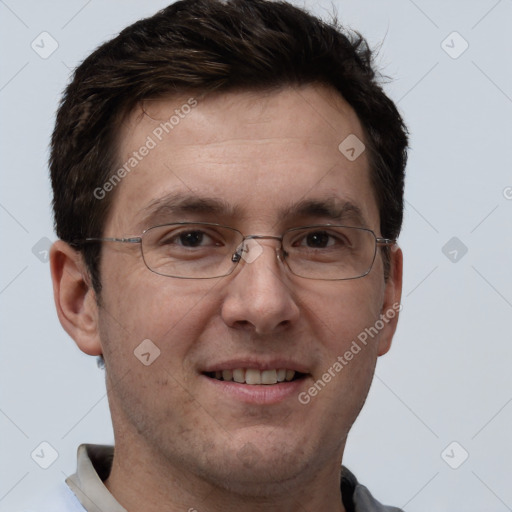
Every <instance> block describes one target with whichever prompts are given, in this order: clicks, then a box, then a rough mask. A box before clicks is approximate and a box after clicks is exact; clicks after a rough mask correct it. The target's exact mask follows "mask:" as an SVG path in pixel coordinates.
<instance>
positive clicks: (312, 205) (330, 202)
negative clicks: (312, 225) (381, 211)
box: [280, 196, 366, 227]
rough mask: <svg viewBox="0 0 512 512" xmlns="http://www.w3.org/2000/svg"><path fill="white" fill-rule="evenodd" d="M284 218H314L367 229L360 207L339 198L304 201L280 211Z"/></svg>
mask: <svg viewBox="0 0 512 512" xmlns="http://www.w3.org/2000/svg"><path fill="white" fill-rule="evenodd" d="M280 216H281V217H282V218H295V217H313V218H318V219H320V218H322V219H328V220H329V221H335V222H352V223H354V224H356V225H357V226H358V227H365V226H366V221H365V218H364V215H363V212H362V210H361V208H359V206H357V205H356V204H354V203H353V202H350V201H348V200H342V199H340V198H338V197H334V196H332V197H329V198H326V199H303V200H302V201H299V202H298V203H295V204H292V205H290V206H288V207H286V208H283V209H282V210H281V211H280Z"/></svg>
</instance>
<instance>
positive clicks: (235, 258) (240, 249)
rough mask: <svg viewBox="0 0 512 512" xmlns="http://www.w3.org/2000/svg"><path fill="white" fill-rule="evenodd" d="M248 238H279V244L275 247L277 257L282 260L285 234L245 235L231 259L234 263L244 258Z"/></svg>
mask: <svg viewBox="0 0 512 512" xmlns="http://www.w3.org/2000/svg"><path fill="white" fill-rule="evenodd" d="M247 240H277V241H278V242H279V245H278V246H277V247H276V248H275V250H276V254H277V259H278V260H279V261H281V260H282V257H281V253H282V251H283V236H276V235H245V236H244V237H243V239H242V241H241V242H240V243H239V245H238V249H237V251H236V252H235V253H234V254H233V256H232V258H231V260H232V261H233V262H234V263H238V262H239V261H240V259H242V253H243V252H244V249H245V246H246V242H247Z"/></svg>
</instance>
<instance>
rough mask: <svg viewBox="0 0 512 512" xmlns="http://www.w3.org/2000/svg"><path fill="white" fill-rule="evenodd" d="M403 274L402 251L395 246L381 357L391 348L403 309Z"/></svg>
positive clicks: (383, 316)
mask: <svg viewBox="0 0 512 512" xmlns="http://www.w3.org/2000/svg"><path fill="white" fill-rule="evenodd" d="M402 273H403V254H402V250H401V249H400V248H399V247H398V246H397V245H395V246H393V247H392V248H391V251H390V268H389V277H388V279H387V281H386V284H385V289H384V303H383V305H382V311H381V319H382V321H383V322H384V327H383V329H382V330H381V332H380V337H379V347H378V355H379V356H382V355H384V354H385V353H386V352H387V351H388V350H389V349H390V348H391V340H392V339H393V336H394V334H395V331H396V326H397V324H398V316H399V311H400V310H401V309H402V306H401V304H400V300H401V298H402Z"/></svg>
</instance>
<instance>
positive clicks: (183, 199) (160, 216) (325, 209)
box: [139, 192, 366, 229]
mask: <svg viewBox="0 0 512 512" xmlns="http://www.w3.org/2000/svg"><path fill="white" fill-rule="evenodd" d="M186 214H199V215H205V216H206V215H207V216H209V217H212V216H213V217H222V218H223V219H226V220H227V219H237V220H240V219H245V218H246V217H247V216H246V214H245V213H244V211H243V210H242V208H240V207H239V206H236V205H232V204H231V203H228V202H227V201H225V200H223V199H219V198H213V197H202V196H198V195H186V194H183V192H177V193H172V194H168V195H166V196H164V197H161V198H159V199H155V200H154V201H152V202H151V203H149V204H148V205H147V206H146V207H145V208H144V209H143V218H142V220H141V222H140V223H139V226H140V227H141V228H143V229H144V228H147V227H148V225H151V223H153V225H155V224H154V223H160V222H161V223H165V222H168V221H169V220H170V219H169V217H170V216H173V217H175V216H179V215H186ZM278 218H279V219H281V220H285V221H289V220H290V219H297V218H308V219H310V218H313V219H322V220H326V221H327V222H330V221H333V222H351V223H354V224H355V225H357V226H359V227H365V226H366V222H365V219H364V215H363V213H362V211H361V208H359V206H357V205H355V204H354V203H352V202H350V201H348V200H342V199H340V198H338V197H334V196H331V197H328V198H319V199H303V200H301V201H299V202H297V203H293V204H291V205H289V206H284V207H281V208H280V209H279V211H278Z"/></svg>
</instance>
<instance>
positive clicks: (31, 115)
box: [0, 0, 512, 512]
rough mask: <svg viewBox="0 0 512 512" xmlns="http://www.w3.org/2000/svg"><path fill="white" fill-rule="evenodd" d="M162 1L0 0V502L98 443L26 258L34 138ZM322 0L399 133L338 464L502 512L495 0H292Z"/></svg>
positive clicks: (39, 142)
mask: <svg viewBox="0 0 512 512" xmlns="http://www.w3.org/2000/svg"><path fill="white" fill-rule="evenodd" d="M295 3H297V4H298V5H301V3H300V2H295ZM165 5H166V2H165V1H157V0H152V1H144V2H141V1H139V2H137V1H134V0H130V1H126V0H124V1H122V2H121V1H114V0H108V1H106V0H104V1H99V0H89V1H85V2H84V1H78V0H59V1H53V2H49V1H35V0H32V1H27V0H19V1H15V0H5V1H3V0H0V26H1V39H2V44H1V46H0V55H1V58H2V66H1V71H0V107H1V113H0V115H1V120H2V123H1V126H0V130H1V153H0V158H1V173H2V175H1V180H2V181H1V183H2V184H1V189H0V223H1V229H2V251H1V274H0V307H1V328H2V357H1V358H0V365H1V402H0V430H1V433H2V434H1V440H0V450H1V451H0V453H1V455H0V460H1V468H0V510H1V511H9V512H13V511H16V510H21V509H22V508H23V504H24V503H26V501H27V500H28V499H29V498H31V496H32V495H34V494H35V493H37V492H40V491H43V490H45V489H49V488H50V487H52V486H53V485H55V483H56V482H58V481H61V480H62V479H63V478H64V476H65V475H68V474H70V473H72V472H74V466H75V452H76V447H77V446H78V444H80V443H82V442H94V443H110V442H112V428H111V423H110V417H109V413H108V407H107V400H106V396H105V389H104V382H103V373H102V371H100V370H98V369H97V367H96V361H95V359H94V358H90V357H87V356H85V355H83V354H82V353H81V352H79V351H78V349H77V348H76V347H75V345H74V343H73V341H72V340H71V339H69V338H68V337H67V335H66V334H65V333H64V331H63V330H62V329H61V327H60V325H59V323H58V320H57V317H56V314H55V312H54V306H53V298H52V291H51V284H50V276H49V268H48V263H46V262H43V261H40V258H42V259H44V256H45V252H44V251H45V248H46V245H45V244H46V243H47V242H45V240H44V238H45V237H46V238H48V239H50V240H54V238H55V235H54V234H53V229H52V219H51V211H50V200H51V194H50V188H49V181H48V177H47V163H46V162H47V156H48V143H49V136H50V133H51V130H52V126H53V120H54V113H55V110H56V106H57V103H58V100H59V95H60V93H61V91H62V89H63V88H64V86H65V84H66V83H67V81H68V77H69V75H70V70H71V69H72V68H73V67H74V66H76V65H77V64H78V63H79V62H80V61H81V60H82V59H84V58H85V57H86V56H87V55H88V54H89V53H90V52H91V51H92V50H93V49H94V48H95V47H96V46H97V45H99V44H100V43H102V42H103V41H105V40H106V39H108V38H111V37H112V36H114V35H115V34H116V33H117V32H118V31H119V30H121V29H122V28H123V27H125V26H126V25H128V24H129V23H131V22H133V21H135V20H137V19H138V18H140V17H143V16H147V15H151V14H152V13H154V12H155V11H156V10H157V9H159V8H161V7H164V6H165ZM333 5H334V6H335V8H336V9H337V11H338V13H339V17H340V19H341V20H343V22H344V23H345V24H346V25H347V26H349V27H352V28H355V29H357V30H359V31H360V32H362V33H363V34H364V35H365V36H366V37H367V38H368V39H369V41H370V42H371V43H372V44H373V45H376V44H381V50H380V54H379V57H378V62H379V64H380V66H381V68H382V69H383V71H384V73H385V74H387V75H389V76H391V77H393V78H394V81H393V82H392V83H390V84H388V85H387V86H386V90H387V91H388V92H389V94H390V95H391V97H392V98H393V99H394V100H395V101H396V102H397V103H398V106H399V108H400V110H401V112H402V113H403V115H404V117H405V119H406V121H407V123H408V125H409V128H410V131H411V146H412V149H411V152H410V159H409V165H408V171H407V188H406V198H407V208H406V217H405V226H404V230H403V234H402V236H401V238H400V244H401V246H402V248H403V250H404V253H405V276H404V277H405V280H404V296H403V312H402V316H401V320H400V325H399V329H398V333H397V335H396V337H395V340H394V346H393V348H392V350H391V352H390V353H389V354H388V355H386V356H385V357H383V358H382V359H381V360H380V361H379V364H378V366H377V372H376V378H375V380H374V384H373V386H372V389H371V392H370V396H369V398H368V401H367V404H366V406H365V408H364V409H363V412H362V414H361V416H360V417H359V419H358V420H357V422H356V424H355V426H354V428H353V430H352V433H351V435H350V437H349V442H348V447H347V450H346V453H345V458H344V463H345V464H346V465H347V466H348V467H349V468H351V469H352V470H353V471H354V472H355V473H356V475H357V476H358V478H359V479H360V481H362V482H363V483H365V484H366V485H367V486H368V487H369V488H370V490H371V491H372V492H373V493H374V495H375V496H376V497H378V499H380V500H381V501H383V502H385V503H391V504H394V505H397V506H402V507H404V509H405V510H406V511H408V512H414V511H432V510H436V511H437V512H442V511H450V512H453V511H465V512H472V511H483V510H485V511H486V512H494V511H495V512H501V511H506V510H512V486H511V485H510V482H511V480H512V462H511V461H512V444H511V439H510V432H511V431H512V428H511V427H512V403H511V402H512V379H511V371H510V366H511V361H512V343H511V341H512V340H511V327H510V324H511V322H510V320H511V318H512V271H511V262H512V240H511V235H512V166H511V163H512V122H511V120H512V70H511V65H512V64H511V63H512V61H511V55H512V35H511V29H510V27H511V21H512V0H500V1H496V0H478V1H477V0H473V1H468V0H458V1H446V0H444V1H443V0H439V1H427V0H414V1H413V0H385V1H374V2H372V1H370V0H344V1H336V2H333V3H332V4H331V2H327V1H326V2H309V1H308V2H306V6H308V7H309V8H310V9H311V10H313V11H314V12H316V13H318V14H320V15H322V16H327V15H328V13H329V12H331V11H332V6H333ZM44 31H46V32H48V33H49V34H51V36H52V38H53V39H55V41H56V42H57V43H58V48H57V49H56V51H55V52H54V53H53V54H52V55H50V56H49V57H48V58H46V59H43V58H42V57H41V56H40V55H39V54H38V53H36V51H34V50H33V49H32V47H31V43H32V42H33V41H35V43H34V45H36V44H37V45H39V46H38V47H37V46H36V48H38V49H39V51H40V52H43V51H48V50H49V49H51V44H52V43H51V40H50V39H48V36H40V34H41V33H42V32H44ZM453 32H457V33H458V35H457V34H453ZM43 38H46V39H44V40H43V42H41V39H43ZM443 41H444V43H443ZM466 42H467V44H468V45H469V46H468V48H467V50H466V51H465V52H464V53H462V54H460V55H459V53H460V52H461V50H463V49H464V47H465V45H466ZM454 57H457V58H454ZM453 237H457V239H458V241H457V240H456V241H455V242H452V244H455V245H449V246H447V248H445V249H444V252H443V247H444V246H445V244H446V243H447V242H448V241H449V240H450V239H452V238H453ZM41 239H43V241H41ZM461 244H464V246H465V247H466V248H467V253H466V254H464V255H463V246H462V245H461ZM34 246H35V247H36V248H35V249H33V248H34ZM453 251H456V252H453ZM34 253H35V254H34ZM445 253H446V254H445ZM450 258H451V259H452V260H453V259H454V258H455V259H456V261H451V259H450ZM43 441H46V442H48V443H50V444H51V445H52V446H53V447H54V448H55V450H56V451H57V452H58V458H57V460H56V461H55V462H54V463H53V464H52V465H51V466H50V467H49V468H48V469H46V470H45V469H42V468H41V467H39V466H38V465H37V464H36V462H34V460H33V459H32V458H31V453H32V452H33V450H34V449H36V448H37V447H38V446H39V445H40V443H41V442H43ZM454 441H455V442H457V443H458V444H457V445H451V446H449V445H450V444H451V443H452V442H454ZM447 447H449V448H448V449H447V450H445V449H446V448H447ZM465 452H467V453H468V454H469V457H468V459H467V460H466V461H464V462H463V463H462V464H461V465H460V466H459V467H458V468H457V469H453V468H452V467H450V465H449V464H451V465H452V466H457V465H459V464H460V463H461V462H462V460H463V456H464V453H465ZM38 453H40V452H38ZM48 453H49V451H48V449H46V454H48ZM443 453H444V456H443V455H442V454H443ZM448 463H449V464H448Z"/></svg>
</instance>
